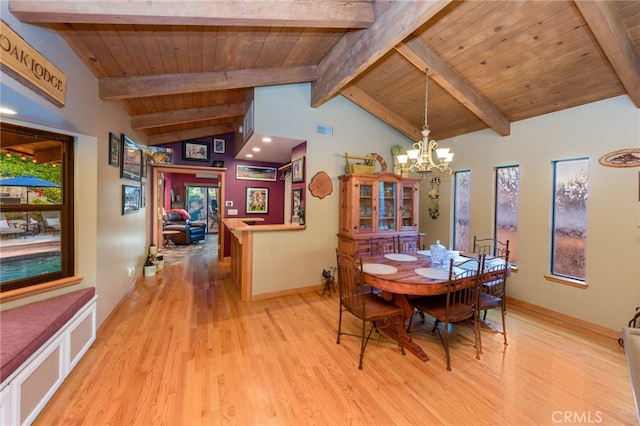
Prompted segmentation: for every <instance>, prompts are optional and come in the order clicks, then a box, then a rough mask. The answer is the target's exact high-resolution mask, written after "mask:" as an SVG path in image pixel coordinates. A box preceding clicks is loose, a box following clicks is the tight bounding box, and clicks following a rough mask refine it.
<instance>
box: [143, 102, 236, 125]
mask: <svg viewBox="0 0 640 426" xmlns="http://www.w3.org/2000/svg"><path fill="white" fill-rule="evenodd" d="M243 114H244V106H243V104H242V103H236V104H228V105H216V106H211V107H203V108H189V109H181V110H175V111H165V112H154V113H150V114H140V115H134V116H132V117H131V128H132V129H136V130H137V129H149V128H152V127H161V126H170V125H174V124H182V123H191V122H196V121H203V120H210V119H212V118H228V117H238V116H242V115H243Z"/></svg>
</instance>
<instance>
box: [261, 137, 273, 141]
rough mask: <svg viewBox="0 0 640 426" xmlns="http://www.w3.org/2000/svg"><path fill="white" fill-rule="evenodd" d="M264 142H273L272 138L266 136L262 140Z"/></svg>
mask: <svg viewBox="0 0 640 426" xmlns="http://www.w3.org/2000/svg"><path fill="white" fill-rule="evenodd" d="M262 142H271V138H269V137H266V136H265V137H264V138H262Z"/></svg>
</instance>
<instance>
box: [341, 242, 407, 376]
mask: <svg viewBox="0 0 640 426" xmlns="http://www.w3.org/2000/svg"><path fill="white" fill-rule="evenodd" d="M336 257H337V262H338V289H339V293H340V315H339V317H338V340H337V341H336V343H337V344H340V336H341V335H343V334H345V335H348V336H355V337H360V362H359V364H358V369H360V370H362V360H363V358H364V351H365V349H366V347H367V343H368V342H369V339H370V338H371V333H372V332H373V331H374V330H376V332H378V324H383V323H385V324H388V323H389V322H391V323H393V324H394V325H395V326H396V333H397V334H398V335H400V331H401V329H400V327H402V326H403V325H402V324H401V318H402V309H401V308H400V307H398V306H396V305H394V304H393V303H391V302H390V301H387V300H385V299H383V298H382V297H380V296H378V295H377V294H375V293H372V292H367V291H366V288H365V284H364V273H363V272H362V260H358V261H356V260H354V259H353V258H351V257H349V256H345V255H343V254H340V253H338V250H336ZM345 311H346V312H350V313H351V314H352V315H354V316H355V317H356V318H358V319H359V320H360V321H361V328H360V332H359V334H355V333H347V332H344V331H342V314H343V313H344V312H345ZM367 323H371V326H370V328H369V331H368V332H367ZM393 343H394V344H395V342H393ZM400 350H401V352H402V355H405V351H404V346H403V345H402V343H400Z"/></svg>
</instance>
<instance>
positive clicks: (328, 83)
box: [311, 0, 451, 107]
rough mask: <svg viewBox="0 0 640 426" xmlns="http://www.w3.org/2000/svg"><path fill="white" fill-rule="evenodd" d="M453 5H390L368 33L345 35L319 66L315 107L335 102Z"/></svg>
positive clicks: (437, 0) (441, 0)
mask: <svg viewBox="0 0 640 426" xmlns="http://www.w3.org/2000/svg"><path fill="white" fill-rule="evenodd" d="M450 2H451V0H432V1H396V2H390V3H389V4H388V6H389V7H388V8H387V10H386V11H385V12H384V13H382V14H381V15H380V16H377V17H376V21H375V22H374V23H373V24H372V25H371V26H370V27H369V28H368V29H366V30H359V31H352V32H350V33H347V34H345V35H344V36H343V37H342V38H341V39H340V41H339V42H338V43H337V44H336V45H335V46H334V47H333V49H331V51H330V52H329V54H328V55H327V56H326V57H325V58H324V59H323V60H322V62H320V64H319V65H318V67H319V70H320V75H321V78H319V79H318V80H317V81H316V82H314V83H312V85H311V105H312V106H313V107H318V106H320V105H322V104H323V103H325V102H326V101H328V100H329V99H331V98H332V97H333V96H334V95H335V94H337V93H338V92H340V91H341V90H342V89H343V88H344V87H346V86H347V84H349V83H350V82H351V81H352V80H353V79H355V78H356V77H357V76H358V75H360V73H362V72H363V71H365V70H366V69H367V68H368V67H369V66H371V65H372V64H374V63H375V62H376V61H377V60H378V59H380V58H381V57H382V56H383V55H384V54H386V53H387V52H389V51H390V50H391V49H393V48H394V46H395V45H397V44H398V43H400V42H401V41H402V40H404V39H405V38H407V37H408V36H409V35H410V34H411V33H412V32H414V31H415V30H416V29H418V28H419V27H420V26H422V25H423V24H424V23H425V22H427V21H428V20H429V19H430V18H432V17H433V16H434V15H435V14H436V13H438V12H439V11H441V10H442V9H443V8H444V7H445V6H447V5H448V4H449V3H450ZM384 3H388V2H384ZM398 23H402V24H401V25H399V24H398Z"/></svg>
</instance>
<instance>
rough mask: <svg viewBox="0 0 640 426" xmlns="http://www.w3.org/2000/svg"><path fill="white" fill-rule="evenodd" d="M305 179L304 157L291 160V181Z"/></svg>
mask: <svg viewBox="0 0 640 426" xmlns="http://www.w3.org/2000/svg"><path fill="white" fill-rule="evenodd" d="M302 181H304V157H301V158H297V159H295V160H293V161H292V162H291V182H302Z"/></svg>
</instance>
